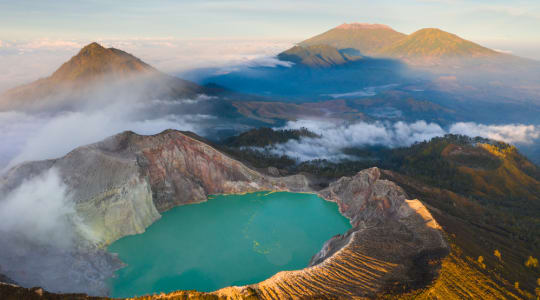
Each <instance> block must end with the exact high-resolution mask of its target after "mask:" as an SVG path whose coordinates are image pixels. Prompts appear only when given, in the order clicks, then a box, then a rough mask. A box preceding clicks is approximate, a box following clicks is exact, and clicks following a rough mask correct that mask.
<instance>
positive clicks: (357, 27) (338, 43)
mask: <svg viewBox="0 0 540 300" xmlns="http://www.w3.org/2000/svg"><path fill="white" fill-rule="evenodd" d="M405 36H406V35H405V34H403V33H401V32H397V31H395V30H394V29H392V28H391V27H389V26H387V25H381V24H367V23H350V24H347V23H345V24H342V25H340V26H338V27H335V28H332V29H330V30H329V31H327V32H325V33H322V34H319V35H317V36H314V37H312V38H309V39H307V40H305V41H303V42H301V43H300V44H299V45H301V46H313V45H329V46H332V47H335V48H337V49H350V48H352V49H356V50H358V51H360V52H361V53H362V54H363V55H373V54H375V53H377V51H378V50H380V49H382V48H384V47H387V46H389V45H392V44H394V43H395V42H397V41H398V40H400V39H402V38H404V37H405Z"/></svg>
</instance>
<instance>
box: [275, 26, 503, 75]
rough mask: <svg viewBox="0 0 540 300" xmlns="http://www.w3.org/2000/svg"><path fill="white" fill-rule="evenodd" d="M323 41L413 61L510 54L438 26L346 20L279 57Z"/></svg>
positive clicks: (339, 47) (338, 47)
mask: <svg viewBox="0 0 540 300" xmlns="http://www.w3.org/2000/svg"><path fill="white" fill-rule="evenodd" d="M323 45H326V46H330V47H333V48H335V49H336V50H337V51H339V52H340V53H344V52H350V51H351V50H355V51H358V52H359V53H360V54H361V55H363V56H370V57H375V58H391V59H399V60H403V61H406V62H407V63H410V64H413V65H414V64H425V63H426V62H428V63H431V62H435V63H438V62H444V61H445V60H452V59H461V58H492V57H499V56H501V57H502V56H508V55H504V54H503V53H500V52H497V51H495V50H492V49H489V48H486V47H484V46H481V45H479V44H477V43H474V42H472V41H469V40H466V39H463V38H461V37H459V36H457V35H455V34H453V33H449V32H446V31H443V30H441V29H438V28H422V29H419V30H417V31H415V32H413V33H411V34H409V35H407V34H404V33H401V32H398V31H396V30H394V29H393V28H392V27H390V26H388V25H383V24H369V23H344V24H341V25H339V26H337V27H334V28H332V29H330V30H328V31H326V32H324V33H321V34H319V35H315V36H313V37H311V38H308V39H306V40H304V41H302V42H300V43H298V44H297V45H296V46H295V47H293V48H291V49H288V50H286V51H284V52H282V53H281V54H280V55H278V58H280V56H286V54H287V53H289V52H299V51H298V49H297V48H298V47H304V48H305V49H306V50H309V48H310V47H315V46H317V47H322V46H323ZM324 54H325V53H320V56H321V57H320V58H319V59H320V60H330V59H331V56H328V57H327V56H324ZM342 64H345V63H342ZM307 65H310V64H307Z"/></svg>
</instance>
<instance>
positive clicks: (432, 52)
mask: <svg viewBox="0 0 540 300" xmlns="http://www.w3.org/2000/svg"><path fill="white" fill-rule="evenodd" d="M380 54H381V55H386V56H392V57H398V58H459V57H484V56H491V55H496V54H498V52H496V51H493V50H491V49H488V48H485V47H482V46H480V45H478V44H475V43H473V42H471V41H468V40H465V39H463V38H460V37H459V36H457V35H455V34H452V33H449V32H446V31H443V30H441V29H438V28H424V29H420V30H418V31H416V32H414V33H412V34H411V35H409V36H407V37H406V38H404V39H401V40H400V41H398V42H396V43H395V44H393V45H390V46H388V47H387V48H385V49H382V51H381V53H380Z"/></svg>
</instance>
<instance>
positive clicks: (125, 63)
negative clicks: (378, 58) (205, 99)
mask: <svg viewBox="0 0 540 300" xmlns="http://www.w3.org/2000/svg"><path fill="white" fill-rule="evenodd" d="M136 82H137V83H136ZM146 86H148V87H150V86H151V89H146V88H143V87H146ZM104 87H106V88H107V89H109V90H114V87H117V88H119V90H123V89H126V88H128V89H131V90H137V89H139V91H140V92H141V93H143V92H144V93H148V96H149V97H165V98H180V97H196V96H197V95H199V94H212V93H215V92H217V91H218V90H219V89H217V88H213V89H212V88H205V87H202V86H200V85H198V84H196V83H193V82H190V81H187V80H182V79H180V78H177V77H174V76H169V75H167V74H164V73H161V72H159V71H158V70H156V69H155V68H153V67H152V66H150V65H148V64H147V63H145V62H143V61H142V60H140V59H138V58H137V57H135V56H133V55H131V54H129V53H127V52H124V51H122V50H119V49H115V48H105V47H103V46H101V45H99V44H98V43H91V44H89V45H87V46H85V47H84V48H82V49H81V50H80V51H79V53H77V55H75V56H73V57H72V58H71V59H70V60H69V61H67V62H66V63H64V64H63V65H62V66H61V67H60V68H58V69H57V70H56V71H55V72H54V73H53V74H52V75H51V76H49V77H46V78H42V79H39V80H37V81H34V82H32V83H29V84H26V85H23V86H20V87H16V88H13V89H11V90H8V91H6V92H5V93H4V94H1V95H0V110H2V109H10V108H21V107H22V108H27V109H37V110H39V109H43V108H46V107H48V106H50V105H53V106H58V105H60V106H62V105H66V104H67V105H69V104H73V103H75V102H77V100H78V99H79V98H85V97H87V96H89V95H92V94H93V93H96V92H99V91H100V90H101V89H103V88H104ZM53 102H54V103H53Z"/></svg>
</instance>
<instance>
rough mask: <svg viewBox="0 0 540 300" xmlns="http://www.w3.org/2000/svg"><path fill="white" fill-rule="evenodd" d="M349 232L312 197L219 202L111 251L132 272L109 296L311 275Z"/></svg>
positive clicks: (125, 272) (120, 275) (176, 216)
mask: <svg viewBox="0 0 540 300" xmlns="http://www.w3.org/2000/svg"><path fill="white" fill-rule="evenodd" d="M349 228H350V225H349V221H348V220H347V219H346V218H345V217H343V216H342V215H341V214H340V213H339V211H338V208H337V205H336V204H335V203H332V202H328V201H325V200H323V199H321V198H319V197H318V196H317V195H314V194H300V193H287V192H277V193H268V192H258V193H251V194H245V195H227V196H214V197H211V199H209V201H208V202H204V203H200V204H192V205H185V206H179V207H175V208H173V209H171V210H169V211H167V212H165V213H164V214H163V216H162V218H161V219H160V220H158V221H157V222H155V223H154V224H152V225H151V226H150V227H148V228H147V230H146V232H144V233H142V234H138V235H134V236H128V237H124V238H122V239H120V240H118V241H116V242H114V243H113V244H111V245H110V246H109V248H108V250H109V252H112V253H118V255H119V258H120V259H121V260H122V261H123V262H124V263H125V264H126V265H127V266H126V267H124V268H122V269H120V270H118V271H117V272H116V277H114V278H112V279H111V282H110V286H111V296H113V297H133V296H141V295H145V294H150V293H158V292H172V291H175V290H193V289H195V290H199V291H206V292H208V291H214V290H217V289H220V288H223V287H226V286H231V285H246V284H252V283H256V282H259V281H262V280H264V279H266V278H269V277H271V276H272V275H274V274H275V273H277V272H279V271H283V270H298V269H302V268H305V267H306V266H307V265H308V263H309V261H310V259H311V257H312V256H313V255H314V254H315V253H317V252H318V251H319V250H321V248H322V246H323V244H324V242H326V241H327V240H329V239H330V238H331V237H332V236H334V235H336V234H338V233H344V232H345V231H347V230H348V229H349Z"/></svg>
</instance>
